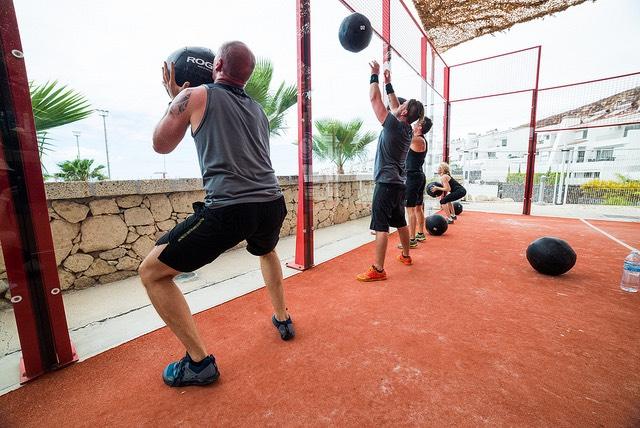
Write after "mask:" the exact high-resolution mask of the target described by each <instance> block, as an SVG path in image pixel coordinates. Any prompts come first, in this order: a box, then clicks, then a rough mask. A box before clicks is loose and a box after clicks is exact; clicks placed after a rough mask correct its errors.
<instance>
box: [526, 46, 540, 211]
mask: <svg viewBox="0 0 640 428" xmlns="http://www.w3.org/2000/svg"><path fill="white" fill-rule="evenodd" d="M540 50H541V48H540V46H538V62H537V64H536V86H535V88H534V89H533V91H532V94H531V120H530V122H529V150H528V156H527V175H526V177H525V181H524V183H525V184H524V202H523V204H522V214H524V215H530V214H531V199H532V197H533V181H534V180H533V179H534V176H535V172H536V140H537V138H536V136H537V133H536V114H537V109H538V82H539V80H540Z"/></svg>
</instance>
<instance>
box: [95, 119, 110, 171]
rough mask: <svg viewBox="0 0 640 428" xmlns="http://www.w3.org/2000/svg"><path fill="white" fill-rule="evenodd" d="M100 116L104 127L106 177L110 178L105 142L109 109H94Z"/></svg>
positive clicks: (107, 147) (106, 144) (107, 146)
mask: <svg viewBox="0 0 640 428" xmlns="http://www.w3.org/2000/svg"><path fill="white" fill-rule="evenodd" d="M96 111H97V112H98V114H99V115H100V116H102V126H103V128H104V151H105V152H106V154H107V177H108V178H109V179H111V163H110V162H109V143H108V142H107V116H109V110H100V109H97V110H96Z"/></svg>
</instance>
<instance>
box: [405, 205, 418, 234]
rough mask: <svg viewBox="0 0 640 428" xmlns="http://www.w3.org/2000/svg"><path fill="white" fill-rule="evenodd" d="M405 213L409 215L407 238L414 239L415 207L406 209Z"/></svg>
mask: <svg viewBox="0 0 640 428" xmlns="http://www.w3.org/2000/svg"><path fill="white" fill-rule="evenodd" d="M407 213H408V214H409V238H410V239H414V238H415V237H416V207H407Z"/></svg>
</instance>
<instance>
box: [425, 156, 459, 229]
mask: <svg viewBox="0 0 640 428" xmlns="http://www.w3.org/2000/svg"><path fill="white" fill-rule="evenodd" d="M438 174H440V182H441V183H442V187H438V186H434V187H433V190H441V191H443V192H447V194H446V195H445V196H443V197H442V198H441V199H440V206H441V207H442V211H443V212H444V215H445V217H446V219H447V223H449V224H451V223H453V220H454V219H455V218H456V215H455V212H454V211H453V204H452V202H454V201H457V200H458V199H462V198H464V196H465V195H466V194H467V189H465V188H464V187H462V185H461V184H460V183H458V181H457V180H456V179H455V178H453V177H452V176H451V170H450V168H449V164H448V163H446V162H442V163H441V164H440V165H439V166H438Z"/></svg>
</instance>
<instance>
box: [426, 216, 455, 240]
mask: <svg viewBox="0 0 640 428" xmlns="http://www.w3.org/2000/svg"><path fill="white" fill-rule="evenodd" d="M425 226H426V228H427V231H428V232H429V235H434V236H440V235H442V234H443V233H445V232H446V231H447V228H448V227H449V225H448V224H447V219H446V218H444V217H443V216H441V215H440V214H432V215H430V216H429V217H427V219H426V220H425Z"/></svg>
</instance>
